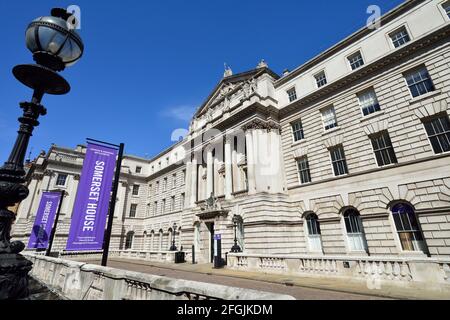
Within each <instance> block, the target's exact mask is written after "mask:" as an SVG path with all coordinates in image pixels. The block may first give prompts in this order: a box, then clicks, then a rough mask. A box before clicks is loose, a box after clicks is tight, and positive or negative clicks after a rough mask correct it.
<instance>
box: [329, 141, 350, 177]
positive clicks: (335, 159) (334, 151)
mask: <svg viewBox="0 0 450 320" xmlns="http://www.w3.org/2000/svg"><path fill="white" fill-rule="evenodd" d="M330 154H331V162H332V164H333V170H334V175H335V176H341V175H344V174H347V173H348V168H347V161H346V160H345V154H344V148H343V147H342V145H339V146H336V147H334V148H331V149H330Z"/></svg>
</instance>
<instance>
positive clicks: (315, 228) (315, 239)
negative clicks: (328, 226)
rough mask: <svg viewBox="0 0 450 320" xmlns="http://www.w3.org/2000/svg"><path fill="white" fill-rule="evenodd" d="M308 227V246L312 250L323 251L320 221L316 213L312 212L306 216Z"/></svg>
mask: <svg viewBox="0 0 450 320" xmlns="http://www.w3.org/2000/svg"><path fill="white" fill-rule="evenodd" d="M306 226H307V229H308V247H309V250H310V251H314V252H318V251H319V252H320V251H322V241H321V239H320V233H321V232H320V223H319V218H318V217H317V215H316V214H314V213H311V214H309V215H308V216H307V217H306Z"/></svg>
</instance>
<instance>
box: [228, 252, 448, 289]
mask: <svg viewBox="0 0 450 320" xmlns="http://www.w3.org/2000/svg"><path fill="white" fill-rule="evenodd" d="M228 267H229V268H231V269H235V270H246V271H259V272H265V273H275V274H283V275H286V276H289V275H292V276H300V277H301V276H307V277H319V278H333V277H335V278H340V279H348V280H349V281H360V282H364V281H365V282H367V283H368V284H369V283H370V285H371V286H374V287H375V288H376V289H381V288H382V287H383V286H384V287H389V286H400V287H405V288H416V289H421V288H422V289H425V290H441V291H443V292H448V294H449V298H450V260H449V259H438V258H427V257H422V256H411V257H408V256H405V257H389V256H379V257H376V256H359V257H358V256H319V255H302V256H273V255H256V254H234V253H229V254H228Z"/></svg>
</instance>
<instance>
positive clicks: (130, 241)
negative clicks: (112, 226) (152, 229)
mask: <svg viewBox="0 0 450 320" xmlns="http://www.w3.org/2000/svg"><path fill="white" fill-rule="evenodd" d="M133 238H134V232H133V231H130V232H128V233H127V236H126V239H125V250H129V249H132V248H133Z"/></svg>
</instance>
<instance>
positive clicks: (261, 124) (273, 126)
mask: <svg viewBox="0 0 450 320" xmlns="http://www.w3.org/2000/svg"><path fill="white" fill-rule="evenodd" d="M241 128H242V130H244V131H250V130H267V131H271V130H280V129H281V126H280V125H279V124H278V123H277V122H275V121H273V120H268V121H265V120H261V119H259V118H256V119H253V120H252V121H250V122H248V123H246V124H244V125H243V126H242V127H241Z"/></svg>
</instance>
